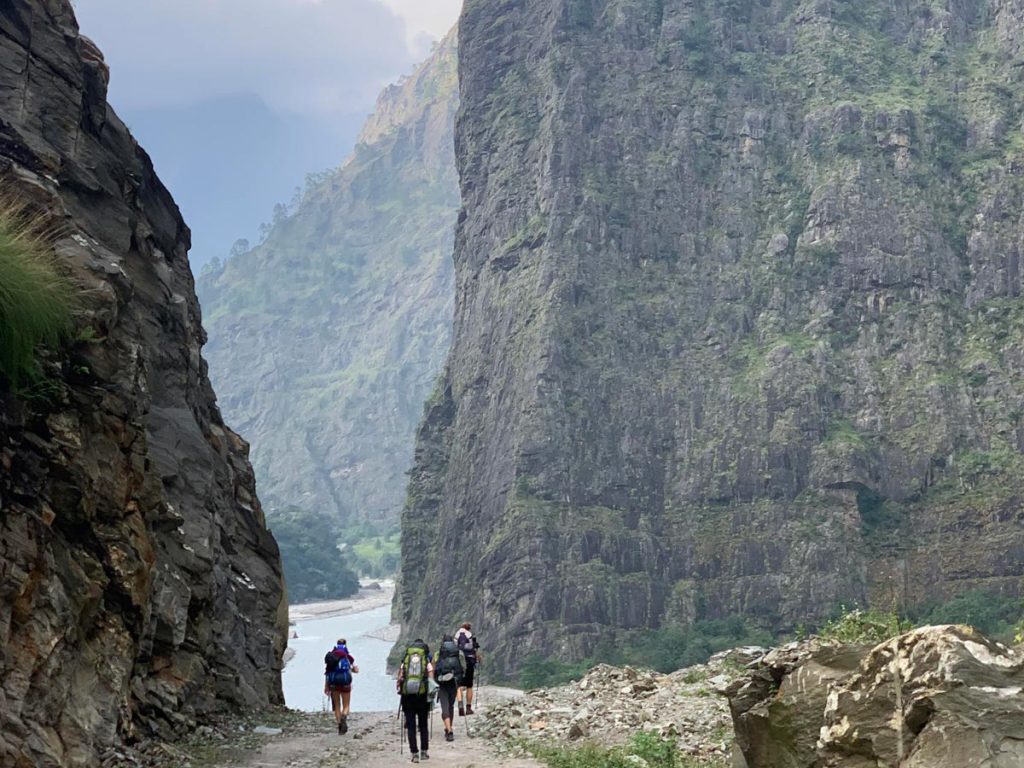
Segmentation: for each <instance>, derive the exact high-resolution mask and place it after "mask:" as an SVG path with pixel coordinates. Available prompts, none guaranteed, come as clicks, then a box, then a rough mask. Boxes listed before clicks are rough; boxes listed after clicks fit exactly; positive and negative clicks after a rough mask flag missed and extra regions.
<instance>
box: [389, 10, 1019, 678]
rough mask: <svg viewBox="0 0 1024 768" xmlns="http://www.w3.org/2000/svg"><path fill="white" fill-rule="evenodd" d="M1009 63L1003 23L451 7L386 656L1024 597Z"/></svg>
mask: <svg viewBox="0 0 1024 768" xmlns="http://www.w3.org/2000/svg"><path fill="white" fill-rule="evenodd" d="M1021 29H1024V9H1022V8H1021V6H1020V4H1019V3H1014V2H1007V1H1006V0H988V1H985V2H969V3H962V2H948V3H947V2H939V3H928V4H923V3H917V2H905V1H902V0H897V1H896V2H888V1H887V2H875V1H874V0H857V2H852V1H848V0H764V1H763V2H756V3H755V2H745V1H742V0H740V1H738V2H737V1H735V0H715V1H712V0H517V1H511V0H468V1H467V3H466V5H465V8H464V11H463V16H462V20H461V26H460V42H459V46H460V77H461V111H460V116H459V119H458V122H457V128H456V147H457V160H458V164H459V171H460V175H461V185H462V197H463V210H462V214H461V216H460V222H459V226H458V229H457V234H456V250H455V265H456V309H455V328H454V339H453V349H452V352H451V354H450V356H449V358H448V362H447V367H446V374H445V376H444V380H443V382H442V386H440V387H439V389H438V391H437V392H436V394H435V396H434V398H433V399H432V400H431V401H430V402H429V403H428V407H427V411H426V416H425V420H424V422H423V424H422V426H421V429H420V435H419V440H418V445H417V452H416V465H415V467H414V470H413V473H412V482H411V485H410V492H409V503H408V506H407V509H406V511H405V514H404V518H403V531H404V539H403V570H402V592H401V596H400V600H399V602H400V607H401V618H402V621H403V623H404V624H405V626H406V627H409V628H415V629H416V631H418V632H420V631H425V630H426V628H430V629H432V630H439V629H440V628H441V627H442V626H446V625H450V623H451V621H453V620H456V619H460V618H462V617H463V616H469V617H475V618H477V619H478V622H479V624H480V626H481V629H482V631H483V634H484V636H485V637H487V636H488V635H489V636H490V640H491V644H492V645H494V646H495V648H496V650H497V651H498V653H497V655H496V656H493V657H492V658H495V659H496V660H497V666H498V667H499V668H500V669H501V670H502V671H506V672H507V671H511V670H512V669H514V668H515V667H517V666H518V664H519V663H520V662H521V660H522V659H523V658H524V655H525V652H528V651H531V650H537V651H541V652H543V653H545V654H551V655H558V656H562V657H565V658H578V657H580V656H583V655H585V654H587V653H590V652H592V651H593V649H594V647H595V645H596V644H597V642H598V639H599V638H601V637H607V638H612V639H615V638H617V639H619V640H623V639H625V638H626V637H628V632H629V631H630V630H633V629H640V628H646V627H657V626H661V625H663V624H666V623H681V624H687V623H689V622H692V621H694V620H695V619H699V618H702V617H715V616H722V615H727V614H736V613H738V614H743V615H745V616H747V617H750V618H752V619H753V620H754V621H756V622H757V623H759V624H761V625H763V626H766V627H771V628H774V629H790V628H793V627H794V626H795V625H797V624H798V623H801V622H811V623H813V622H814V621H816V620H819V619H820V618H822V617H823V616H824V615H827V614H828V613H829V612H830V611H831V610H833V609H834V608H835V607H836V606H837V605H838V604H839V603H841V602H846V603H848V604H849V603H853V602H855V601H857V602H864V601H869V600H870V601H874V602H877V603H880V604H882V605H884V606H885V607H886V608H888V607H889V606H891V605H894V604H895V605H896V606H897V607H901V608H907V607H911V606H914V605H916V604H919V603H921V602H924V601H927V600H941V599H945V598H948V597H950V596H951V595H953V594H956V593H957V592H960V591H963V590H966V589H980V590H987V591H991V592H994V593H1000V594H1003V595H1007V596H1013V595H1019V594H1020V593H1021V589H1022V585H1024V582H1022V577H1024V557H1022V554H1021V553H1022V552H1024V527H1022V525H1021V522H1022V518H1024V511H1022V499H1021V494H1020V488H1019V478H1020V476H1021V470H1022V469H1024V461H1022V455H1021V451H1022V448H1024V425H1022V422H1021V418H1022V414H1024V407H1022V406H1024V386H1022V381H1024V379H1022V377H1021V373H1022V366H1024V354H1022V349H1024V345H1022V342H1024V301H1022V299H1021V298H1020V294H1021V271H1020V249H1021V243H1020V237H1019V226H1020V220H1021V215H1022V212H1024V209H1022V205H1021V203H1022V187H1021V184H1020V169H1021V167H1022V162H1024V133H1022V131H1021V126H1022V117H1024V113H1022V109H1021V105H1022V104H1024V99H1022V97H1024V85H1022V83H1021V80H1020V67H1019V65H1020V63H1021V62H1022V61H1024V59H1022V56H1024V51H1022V44H1024V36H1022V34H1021V32H1020V30H1021ZM513 648H514V649H515V652H514V653H513V652H512V650H513Z"/></svg>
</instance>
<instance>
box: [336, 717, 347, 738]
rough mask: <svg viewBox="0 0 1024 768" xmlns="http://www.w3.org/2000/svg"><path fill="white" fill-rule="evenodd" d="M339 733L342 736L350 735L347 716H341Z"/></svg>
mask: <svg viewBox="0 0 1024 768" xmlns="http://www.w3.org/2000/svg"><path fill="white" fill-rule="evenodd" d="M338 733H340V734H342V735H344V734H346V733H348V717H346V716H345V715H342V716H341V722H340V723H338Z"/></svg>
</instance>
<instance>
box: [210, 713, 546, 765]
mask: <svg viewBox="0 0 1024 768" xmlns="http://www.w3.org/2000/svg"><path fill="white" fill-rule="evenodd" d="M396 715H397V713H383V712H375V713H357V714H354V715H352V717H351V719H350V723H351V725H350V728H349V732H348V734H347V735H345V736H339V735H338V734H337V733H336V732H335V730H334V720H333V719H332V718H331V716H330V715H329V714H324V715H320V714H310V715H305V716H303V717H302V718H301V719H297V720H296V722H295V724H294V725H293V726H291V727H288V728H285V729H284V732H283V733H282V734H281V735H280V736H276V737H271V738H269V739H268V740H267V741H266V743H265V744H264V745H263V746H262V747H261V748H259V749H258V750H257V751H250V752H248V753H247V754H245V755H237V756H236V757H231V756H227V757H226V759H223V760H221V761H219V762H217V763H213V764H212V765H213V766H216V768H272V767H273V768H279V767H280V766H294V767H295V768H299V767H300V766H303V767H304V766H317V767H318V768H334V766H338V767H339V768H340V767H341V766H346V768H384V767H385V766H395V765H400V764H402V763H407V762H409V760H410V755H409V747H408V744H405V742H404V741H400V731H399V722H398V718H397V716H396ZM476 719H479V718H476ZM470 720H471V722H472V720H473V718H470ZM443 734H444V729H443V728H442V726H441V720H440V715H439V713H436V712H435V713H434V738H433V739H432V741H431V743H430V750H429V752H428V754H429V755H430V760H433V761H437V764H438V765H457V766H462V767H465V768H468V767H469V766H475V767H476V768H534V767H535V766H539V765H540V764H539V763H538V762H536V761H535V760H532V759H529V758H525V757H511V756H508V755H503V754H500V753H499V752H498V751H497V750H496V749H495V744H494V742H493V741H492V740H491V739H488V738H484V737H481V736H474V737H468V736H467V735H466V732H465V730H462V731H460V732H457V733H456V738H455V741H453V742H450V743H449V742H446V741H445V740H444V738H443ZM401 738H402V739H404V732H402V733H401ZM403 744H404V746H403Z"/></svg>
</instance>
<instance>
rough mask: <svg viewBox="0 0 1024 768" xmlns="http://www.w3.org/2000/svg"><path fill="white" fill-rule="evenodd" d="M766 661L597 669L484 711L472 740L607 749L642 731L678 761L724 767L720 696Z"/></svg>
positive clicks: (724, 659) (726, 718) (745, 657)
mask: <svg viewBox="0 0 1024 768" xmlns="http://www.w3.org/2000/svg"><path fill="white" fill-rule="evenodd" d="M765 653H766V651H765V649H763V648H740V649H735V650H731V651H726V652H723V653H721V654H718V655H716V656H714V657H712V658H711V659H710V660H709V661H708V663H707V664H704V665H698V666H694V667H688V668H686V669H681V670H679V671H677V672H672V673H670V674H661V673H658V672H654V671H652V670H648V669H636V668H633V667H612V666H608V665H607V664H601V665H599V666H597V667H595V668H594V669H592V670H591V671H590V672H588V673H587V674H586V675H585V676H584V677H583V678H582V679H580V680H578V681H576V682H572V683H568V684H566V685H562V686H559V687H556V688H548V689H542V690H535V691H529V692H527V693H526V695H524V696H522V697H519V698H516V699H513V700H511V701H508V702H504V703H501V704H496V705H492V706H489V707H488V708H487V711H486V714H485V715H484V717H483V718H482V723H481V724H479V725H478V729H479V730H478V734H479V735H483V736H486V737H490V738H495V739H498V740H504V741H505V742H508V743H515V742H520V741H521V740H523V739H543V740H550V741H552V742H555V743H563V744H564V743H572V742H584V741H587V742H595V743H599V744H602V745H604V746H613V745H617V744H622V743H624V742H626V741H627V740H628V739H629V737H630V736H632V735H633V734H635V733H637V732H638V731H649V732H652V733H656V734H658V735H660V736H664V737H667V738H672V739H674V740H675V741H676V743H677V745H678V747H679V749H680V751H681V752H683V754H686V755H689V756H692V757H696V758H703V759H707V758H721V759H723V760H725V759H726V758H727V757H728V756H730V755H731V754H732V743H733V731H732V720H731V717H730V714H729V706H728V702H727V701H726V699H725V698H724V696H723V694H724V691H725V689H726V688H727V687H728V686H729V685H731V684H732V682H733V681H734V680H736V679H737V678H738V677H739V676H741V675H742V674H743V673H744V670H745V667H746V665H748V664H750V663H752V662H754V663H756V661H757V660H759V659H760V658H761V657H763V656H764V654H765Z"/></svg>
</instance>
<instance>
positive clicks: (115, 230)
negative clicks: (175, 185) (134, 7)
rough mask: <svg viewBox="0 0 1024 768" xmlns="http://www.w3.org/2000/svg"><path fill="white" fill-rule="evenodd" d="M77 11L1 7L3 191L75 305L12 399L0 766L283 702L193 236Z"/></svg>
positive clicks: (268, 553)
mask: <svg viewBox="0 0 1024 768" xmlns="http://www.w3.org/2000/svg"><path fill="white" fill-rule="evenodd" d="M109 76H110V73H109V71H108V69H107V67H106V65H105V64H104V63H103V59H102V55H101V54H100V52H99V51H98V50H97V49H96V48H95V46H94V45H92V43H91V42H89V41H88V40H87V39H86V38H84V37H82V36H80V34H79V31H78V27H77V24H76V21H75V17H74V13H73V11H72V9H71V5H70V3H69V2H67V0H11V1H10V2H5V3H3V4H2V5H0V183H2V186H3V194H4V196H5V197H9V198H13V199H15V200H16V201H17V202H18V203H19V204H20V205H21V206H24V207H25V209H26V211H27V212H28V215H30V216H32V217H33V218H36V219H38V220H39V221H40V222H41V223H42V224H43V225H44V226H46V227H47V228H48V229H49V230H50V231H51V232H52V233H54V236H53V239H54V249H55V253H56V255H57V258H58V261H59V263H60V266H61V268H62V270H64V271H66V272H67V273H68V275H69V276H70V279H71V281H72V282H73V284H74V286H75V288H76V292H77V293H78V295H79V301H78V306H77V307H76V312H75V317H76V323H75V325H76V327H75V329H74V336H73V338H72V339H70V340H69V341H68V343H67V345H66V349H65V350H63V351H61V352H60V353H55V352H54V353H50V354H49V355H47V356H45V357H44V359H43V361H42V366H41V372H40V377H39V378H38V380H37V381H34V382H32V383H31V384H29V385H26V386H25V387H22V388H21V389H20V390H19V391H18V392H12V391H10V388H9V387H8V386H7V385H6V384H0V764H2V765H4V766H19V767H21V766H25V767H27V766H57V765H62V766H91V765H96V764H97V763H98V761H99V757H98V756H99V755H100V754H101V753H102V752H103V751H104V750H106V749H108V748H109V747H110V745H112V744H114V743H116V742H118V741H120V740H124V739H127V740H131V739H133V738H138V737H144V736H151V735H157V736H170V735H173V734H175V733H180V732H181V731H182V730H184V729H186V728H187V727H188V726H189V724H190V723H192V722H193V721H194V720H195V719H196V718H197V717H202V716H204V715H208V714H210V713H212V712H214V711H216V710H218V709H221V708H223V707H231V706H234V707H246V708H253V707H260V706H266V705H269V704H278V703H282V695H281V688H280V669H281V655H282V652H283V649H284V644H285V633H286V618H287V616H286V601H285V596H284V590H283V584H282V579H281V569H280V562H279V558H278V553H277V545H276V544H275V542H274V540H273V537H272V536H271V535H270V533H269V532H268V531H267V529H266V527H265V524H264V519H263V514H262V511H261V509H260V504H259V501H258V500H257V498H256V495H255V489H254V480H253V474H252V469H251V467H250V466H249V463H248V458H247V455H248V447H247V446H246V444H245V443H244V442H243V441H242V440H241V439H240V438H239V437H238V436H237V435H235V434H234V433H233V432H231V431H230V430H229V429H228V428H227V427H225V426H224V424H223V422H222V420H221V417H220V413H219V411H218V410H217V406H216V401H215V397H214V393H213V391H212V389H211V387H210V383H209V380H208V379H207V376H206V365H205V363H204V362H203V359H202V357H201V355H200V348H201V346H202V344H203V342H204V340H205V336H204V333H203V330H202V327H201V325H200V316H199V307H198V304H197V302H196V298H195V294H194V290H193V282H192V277H191V272H190V270H189V265H188V258H187V252H188V247H189V232H188V229H187V227H186V226H185V224H184V223H183V222H182V219H181V216H180V215H179V212H178V209H177V207H176V206H175V204H174V201H173V200H172V199H171V196H170V195H169V193H168V192H167V190H166V189H165V188H164V187H163V185H162V184H161V183H160V181H159V180H158V179H157V177H156V175H155V174H154V172H153V167H152V164H151V163H150V160H149V158H148V157H147V155H146V154H145V152H143V151H142V150H141V149H140V148H139V146H138V145H137V144H136V143H135V141H134V140H133V139H132V137H131V135H130V134H129V132H128V130H127V128H126V127H125V126H124V124H123V123H122V122H121V121H120V120H119V119H118V117H117V115H116V114H114V112H113V110H112V109H110V107H109V106H108V105H107V104H106V88H107V82H108V78H109Z"/></svg>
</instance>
